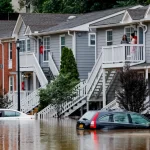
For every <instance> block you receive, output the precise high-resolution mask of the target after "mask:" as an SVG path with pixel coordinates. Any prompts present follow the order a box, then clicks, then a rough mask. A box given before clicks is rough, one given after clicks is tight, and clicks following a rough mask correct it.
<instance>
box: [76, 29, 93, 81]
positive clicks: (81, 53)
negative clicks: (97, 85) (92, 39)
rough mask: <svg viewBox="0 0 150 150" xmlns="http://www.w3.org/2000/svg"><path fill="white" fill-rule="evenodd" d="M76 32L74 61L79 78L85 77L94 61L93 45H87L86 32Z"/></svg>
mask: <svg viewBox="0 0 150 150" xmlns="http://www.w3.org/2000/svg"><path fill="white" fill-rule="evenodd" d="M80 34H81V35H80V36H79V34H78V33H77V34H76V62H77V66H78V71H79V76H80V79H87V78H88V73H89V72H90V71H91V69H92V68H93V66H94V63H95V47H93V46H88V32H80Z"/></svg>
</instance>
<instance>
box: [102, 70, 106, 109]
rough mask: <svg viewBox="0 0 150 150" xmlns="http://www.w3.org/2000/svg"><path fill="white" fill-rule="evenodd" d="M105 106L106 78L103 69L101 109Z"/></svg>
mask: <svg viewBox="0 0 150 150" xmlns="http://www.w3.org/2000/svg"><path fill="white" fill-rule="evenodd" d="M105 106H106V78H105V69H103V107H105Z"/></svg>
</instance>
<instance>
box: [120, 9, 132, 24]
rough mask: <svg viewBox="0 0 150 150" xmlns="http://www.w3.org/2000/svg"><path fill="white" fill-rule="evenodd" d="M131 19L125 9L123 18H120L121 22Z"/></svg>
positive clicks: (127, 21) (130, 20)
mask: <svg viewBox="0 0 150 150" xmlns="http://www.w3.org/2000/svg"><path fill="white" fill-rule="evenodd" d="M132 21H133V20H132V18H131V16H130V14H129V12H128V11H126V12H125V14H124V16H123V18H122V20H121V23H129V22H132Z"/></svg>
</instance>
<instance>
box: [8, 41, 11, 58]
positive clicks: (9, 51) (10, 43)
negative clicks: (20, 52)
mask: <svg viewBox="0 0 150 150" xmlns="http://www.w3.org/2000/svg"><path fill="white" fill-rule="evenodd" d="M8 44H9V46H8V47H9V49H8V51H9V54H8V60H12V58H11V59H10V44H11V52H12V42H9V43H8ZM11 57H12V55H11Z"/></svg>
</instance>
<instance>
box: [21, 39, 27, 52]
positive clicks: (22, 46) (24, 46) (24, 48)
mask: <svg viewBox="0 0 150 150" xmlns="http://www.w3.org/2000/svg"><path fill="white" fill-rule="evenodd" d="M25 50H26V45H25V40H20V52H25Z"/></svg>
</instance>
